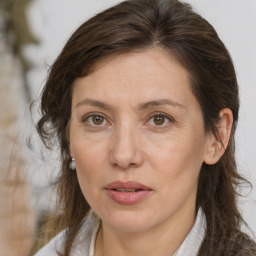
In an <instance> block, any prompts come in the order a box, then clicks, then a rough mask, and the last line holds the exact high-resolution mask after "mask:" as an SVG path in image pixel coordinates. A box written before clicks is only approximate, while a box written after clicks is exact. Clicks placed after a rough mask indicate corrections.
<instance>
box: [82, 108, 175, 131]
mask: <svg viewBox="0 0 256 256" xmlns="http://www.w3.org/2000/svg"><path fill="white" fill-rule="evenodd" d="M94 117H99V118H102V119H103V122H104V123H105V122H107V125H109V124H110V122H109V121H108V120H107V118H106V117H105V116H104V115H103V114H101V113H90V114H88V115H86V116H85V117H84V118H83V120H82V122H83V123H86V124H87V125H88V126H90V127H96V128H100V127H102V126H105V125H106V124H99V125H97V124H95V123H94V124H93V121H92V122H89V121H88V120H89V119H90V118H94ZM156 117H160V118H164V123H163V124H164V125H163V124H160V125H157V124H152V125H151V126H152V127H154V129H161V128H162V129H163V128H166V127H167V126H168V125H169V124H170V123H174V122H175V120H174V119H173V118H172V117H170V116H169V115H166V114H164V113H161V112H159V113H153V114H151V115H150V116H149V117H148V119H147V121H146V123H145V124H147V125H150V120H152V119H153V118H156ZM166 122H168V123H167V124H166Z"/></svg>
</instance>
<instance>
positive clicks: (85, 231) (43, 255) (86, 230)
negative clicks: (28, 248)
mask: <svg viewBox="0 0 256 256" xmlns="http://www.w3.org/2000/svg"><path fill="white" fill-rule="evenodd" d="M99 224H100V222H99V218H98V217H97V216H96V215H95V214H94V213H93V212H92V211H91V212H90V213H89V214H88V215H87V217H86V218H85V220H84V224H83V225H82V227H81V229H80V231H79V232H78V234H77V236H76V238H75V240H74V242H73V244H72V249H71V255H73V256H81V255H82V256H87V255H89V252H90V247H92V248H94V246H91V244H93V243H94V241H92V240H93V239H94V238H95V234H96V232H97V229H98V228H99ZM66 231H67V229H66V230H64V231H62V232H60V233H59V234H58V235H57V236H56V237H54V238H53V239H52V240H51V241H50V242H49V243H48V244H46V245H45V246H44V247H43V248H42V249H40V250H39V251H38V252H37V253H36V254H35V255H34V256H49V255H51V256H59V255H64V246H65V240H66Z"/></svg>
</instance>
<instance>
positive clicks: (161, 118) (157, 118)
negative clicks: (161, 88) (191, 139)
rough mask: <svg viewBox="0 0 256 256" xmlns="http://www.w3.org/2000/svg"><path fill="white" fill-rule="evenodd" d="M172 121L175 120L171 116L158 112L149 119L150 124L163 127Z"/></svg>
mask: <svg viewBox="0 0 256 256" xmlns="http://www.w3.org/2000/svg"><path fill="white" fill-rule="evenodd" d="M172 122H173V120H172V118H171V117H169V116H166V115H162V114H156V115H154V116H152V117H151V118H150V119H149V121H148V124H149V125H151V126H155V127H159V128H163V127H166V126H168V125H169V124H170V123H172Z"/></svg>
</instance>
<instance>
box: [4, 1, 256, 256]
mask: <svg viewBox="0 0 256 256" xmlns="http://www.w3.org/2000/svg"><path fill="white" fill-rule="evenodd" d="M117 2H119V1H117V0H0V145H1V146H0V205H1V206H0V248H1V250H0V256H16V255H17V256H23V255H24V256H25V255H32V253H33V251H34V250H35V247H36V245H35V243H38V240H37V237H38V235H39V233H40V228H41V226H42V224H43V223H44V221H45V218H46V217H47V216H48V214H49V213H50V212H51V209H52V207H53V205H54V193H52V191H51V189H50V185H51V183H52V182H53V181H54V177H56V174H57V172H58V166H59V161H58V154H57V152H47V151H46V150H45V149H44V148H43V145H42V144H41V142H40V140H39V139H38V137H37V134H36V131H35V122H36V120H37V119H38V116H39V115H38V111H37V104H36V105H35V108H34V109H33V112H32V113H31V112H30V104H31V103H32V101H33V100H35V99H37V98H38V97H39V94H40V90H41V88H42V86H43V85H44V82H45V79H46V77H47V70H48V69H49V67H50V66H51V63H52V62H53V61H54V59H55V58H56V57H57V55H58V54H59V53H60V51H61V49H62V47H63V46H64V44H65V42H66V40H67V39H68V38H69V36H70V35H71V33H72V32H73V31H74V30H75V29H76V28H77V27H78V26H79V25H80V24H81V23H82V22H83V21H85V20H86V19H88V18H89V17H91V16H92V15H94V14H96V13H97V12H99V11H101V10H103V9H105V8H107V7H109V6H111V5H113V4H115V3H117ZM186 2H188V3H191V4H192V5H193V6H194V8H195V9H196V10H197V11H198V12H199V13H200V14H202V16H203V17H205V18H206V19H207V20H208V21H209V22H210V23H211V24H212V25H213V26H214V27H215V29H216V30H217V32H218V33H219V36H220V38H221V39H222V40H223V41H224V43H225V44H226V46H227V48H228V49H229V51H230V53H231V56H232V58H233V61H234V64H235V67H236V70H237V75H238V81H239V84H240V98H241V110H240V120H239V125H238V130H237V134H236V139H237V159H238V168H239V171H240V172H241V173H242V174H243V175H244V176H245V177H246V178H248V179H249V180H250V181H251V183H252V185H253V186H254V188H253V189H252V190H250V189H248V188H246V187H244V188H241V192H242V193H243V194H244V195H245V197H244V198H242V199H241V200H240V201H239V205H240V209H241V212H242V214H243V216H244V218H245V220H246V221H247V222H248V224H249V226H250V227H251V228H252V231H253V232H255V233H256V218H255V216H256V162H255V159H254V158H256V133H255V131H256V116H255V115H256V100H255V97H256V76H255V72H256V63H255V60H256V17H255V13H256V1H255V0H246V1H243V0H225V1H221V0H186ZM247 232H249V231H248V230H247Z"/></svg>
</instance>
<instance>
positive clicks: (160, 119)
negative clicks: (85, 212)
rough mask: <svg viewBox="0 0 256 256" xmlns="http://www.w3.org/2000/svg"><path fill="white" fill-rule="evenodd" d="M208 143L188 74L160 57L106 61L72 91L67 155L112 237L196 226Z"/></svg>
mask: <svg viewBox="0 0 256 256" xmlns="http://www.w3.org/2000/svg"><path fill="white" fill-rule="evenodd" d="M209 137H210V136H208V135H207V134H206V133H205V130H204V124H203V118H202V112H201V109H200V105H199V103H198V101H197V100H196V98H195V97H194V95H193V94H192V92H191V86H190V82H189V76H188V73H187V71H186V70H185V69H184V68H183V67H182V66H181V65H179V64H178V63H177V62H176V61H175V60H174V59H173V58H172V57H171V56H170V54H169V53H167V52H166V51H165V50H162V49H159V48H156V49H150V50H145V51H143V52H134V53H128V54H124V55H120V56H118V57H116V58H113V59H109V60H108V61H105V62H104V63H103V62H102V63H100V64H99V65H98V66H97V69H96V70H95V71H94V72H93V73H92V74H91V75H89V76H87V77H84V78H79V79H77V80H75V82H74V84H73V95H72V116H71V122H70V151H71V154H72V156H73V157H74V158H75V161H76V171H77V175H78V179H79V183H80V186H81V189H82V192H83V194H84V197H85V198H86V200H87V201H88V203H89V204H90V206H91V207H92V208H93V210H94V211H95V212H96V213H97V214H98V216H99V217H100V218H101V219H102V220H103V223H104V224H105V225H107V226H108V227H109V228H112V229H114V230H118V231H123V232H139V231H146V230H147V231H148V230H149V229H152V228H156V227H160V226H166V225H167V226H168V223H169V224H170V225H171V223H174V222H175V223H176V225H179V224H182V223H184V221H185V220H186V219H188V217H189V216H190V217H189V218H190V219H191V218H192V219H194V217H195V202H196V193H197V184H198V175H199V171H200V168H201V165H202V163H203V161H204V159H205V157H206V155H207V148H208V147H209Z"/></svg>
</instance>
